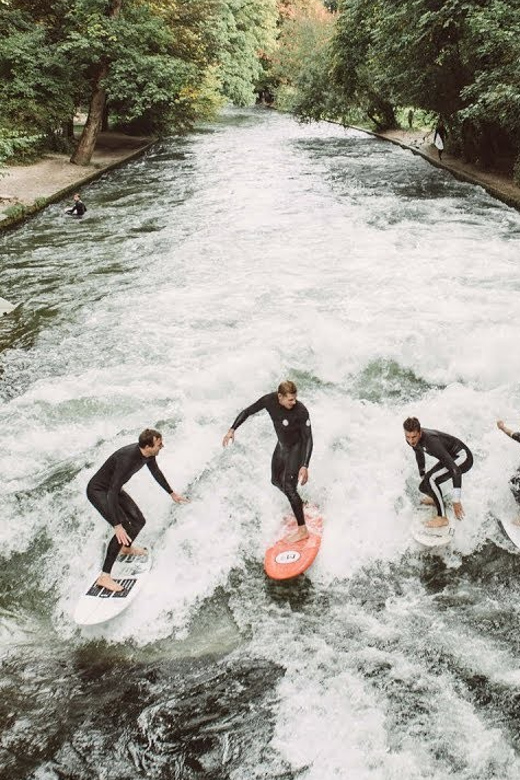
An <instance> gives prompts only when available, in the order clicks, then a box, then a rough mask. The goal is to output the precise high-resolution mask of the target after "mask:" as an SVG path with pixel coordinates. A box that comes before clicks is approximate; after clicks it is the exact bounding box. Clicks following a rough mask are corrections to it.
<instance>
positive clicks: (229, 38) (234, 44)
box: [216, 0, 278, 106]
mask: <svg viewBox="0 0 520 780" xmlns="http://www.w3.org/2000/svg"><path fill="white" fill-rule="evenodd" d="M277 19H278V10H277V5H276V0H223V2H222V5H221V13H220V14H219V17H218V20H217V28H216V36H217V41H218V65H217V75H218V79H219V82H220V89H221V92H222V94H223V95H224V96H225V97H227V98H228V99H229V100H230V101H231V102H232V103H234V104H235V105H238V106H247V105H250V104H251V103H253V102H254V100H255V91H256V85H257V82H258V81H259V80H260V79H261V77H262V74H263V65H262V61H263V60H265V59H266V58H268V57H269V56H270V55H271V53H272V51H273V49H274V45H275V39H276V23H277Z"/></svg>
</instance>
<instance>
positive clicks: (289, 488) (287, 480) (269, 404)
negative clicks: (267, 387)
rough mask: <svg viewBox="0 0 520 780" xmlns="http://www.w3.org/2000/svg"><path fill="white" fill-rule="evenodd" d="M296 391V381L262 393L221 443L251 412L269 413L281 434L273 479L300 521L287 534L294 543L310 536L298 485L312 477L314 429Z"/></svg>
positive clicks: (272, 471)
mask: <svg viewBox="0 0 520 780" xmlns="http://www.w3.org/2000/svg"><path fill="white" fill-rule="evenodd" d="M297 393H298V391H297V389H296V385H295V384H294V382H291V381H285V382H282V383H281V384H280V385H279V386H278V391H277V392H276V393H269V394H268V395H264V396H262V398H259V399H258V401H255V403H254V404H251V406H248V407H247V409H244V410H243V411H242V412H240V414H239V415H238V417H237V418H236V420H235V422H234V423H233V425H232V426H231V428H230V429H229V431H228V432H227V433H226V435H225V436H224V439H223V442H222V444H223V446H224V447H226V446H227V445H228V444H229V442H230V441H234V439H235V431H236V429H237V428H238V427H239V426H240V425H242V423H243V422H245V421H246V420H247V418H248V417H250V416H251V415H252V414H256V413H257V412H260V411H261V410H262V409H265V410H266V411H267V412H268V414H269V416H270V417H271V420H272V421H273V425H274V429H275V431H276V435H277V437H278V443H277V445H276V447H275V450H274V452H273V458H272V461H271V482H272V483H273V485H274V486H275V487H277V488H278V489H279V490H281V491H282V493H283V494H284V495H286V496H287V498H288V499H289V503H290V505H291V508H292V510H293V512H294V516H295V517H296V522H297V523H298V530H297V531H295V532H294V534H292V535H291V536H290V537H288V541H291V542H297V541H299V540H300V539H305V538H306V537H307V536H308V535H309V532H308V530H307V526H306V525H305V516H304V514H303V502H302V500H301V498H300V496H299V494H298V490H297V487H298V482H299V483H300V484H301V485H305V483H306V482H307V480H308V479H309V461H310V459H311V454H312V431H311V421H310V419H309V412H308V411H307V409H306V408H305V406H304V405H303V404H302V403H300V401H298V400H297V399H296V396H297Z"/></svg>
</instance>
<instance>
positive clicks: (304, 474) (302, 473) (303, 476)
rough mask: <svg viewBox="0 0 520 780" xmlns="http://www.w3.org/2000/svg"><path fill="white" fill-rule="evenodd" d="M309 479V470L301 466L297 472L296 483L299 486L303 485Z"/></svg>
mask: <svg viewBox="0 0 520 780" xmlns="http://www.w3.org/2000/svg"><path fill="white" fill-rule="evenodd" d="M308 479H309V469H308V468H307V467H306V466H302V467H301V469H300V470H299V472H298V482H299V483H300V485H305V483H306V482H307V481H308Z"/></svg>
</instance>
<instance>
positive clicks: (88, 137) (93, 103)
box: [70, 63, 108, 165]
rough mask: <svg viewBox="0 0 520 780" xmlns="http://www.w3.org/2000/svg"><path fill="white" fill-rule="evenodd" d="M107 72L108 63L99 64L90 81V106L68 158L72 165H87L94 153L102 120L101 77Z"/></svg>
mask: <svg viewBox="0 0 520 780" xmlns="http://www.w3.org/2000/svg"><path fill="white" fill-rule="evenodd" d="M107 74H108V64H107V63H103V65H100V66H99V68H98V70H97V73H96V74H95V76H94V78H93V82H92V97H91V98H90V108H89V111H88V117H87V121H86V122H85V127H84V128H83V132H82V133H81V138H80V139H79V143H78V145H77V147H76V151H75V152H74V154H73V155H72V157H71V158H70V161H71V163H74V165H88V164H89V163H90V161H91V159H92V155H93V154H94V149H95V146H96V141H97V137H98V135H99V131H100V130H101V124H102V122H103V111H104V108H105V100H106V98H105V90H104V89H103V87H102V86H101V81H102V79H104V78H105V76H106V75H107Z"/></svg>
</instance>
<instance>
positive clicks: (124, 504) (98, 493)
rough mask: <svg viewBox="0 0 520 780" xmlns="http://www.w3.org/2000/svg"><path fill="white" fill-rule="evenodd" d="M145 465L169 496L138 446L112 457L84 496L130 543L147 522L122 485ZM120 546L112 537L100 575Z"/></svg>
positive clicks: (166, 486)
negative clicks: (123, 531) (123, 533)
mask: <svg viewBox="0 0 520 780" xmlns="http://www.w3.org/2000/svg"><path fill="white" fill-rule="evenodd" d="M145 465H146V466H148V468H149V469H150V471H151V473H152V476H153V477H154V479H155V480H156V481H157V482H158V483H159V485H160V486H161V487H162V488H164V490H166V492H167V493H172V492H173V491H172V489H171V487H170V486H169V484H168V482H167V481H166V479H165V477H164V474H163V473H162V471H161V469H160V468H159V466H158V465H157V461H156V459H155V457H153V456H152V457H150V458H145V457H144V455H142V454H141V450H140V448H139V445H138V444H128V445H127V446H126V447H121V449H120V450H117V451H116V452H114V453H113V455H111V456H110V457H109V458H108V460H106V461H105V463H103V465H102V466H101V468H100V469H99V471H98V472H96V474H94V476H93V477H92V479H91V480H90V482H89V483H88V485H87V497H88V500H89V501H90V503H91V504H93V506H95V508H96V509H97V511H98V512H99V513H100V515H102V516H103V517H104V518H105V520H106V521H107V522H109V523H110V525H112V526H115V525H119V524H121V525H122V526H123V528H124V529H125V531H126V532H127V534H128V536H129V537H130V539H131V540H132V541H134V539H135V538H136V536H137V534H138V533H139V531H140V530H141V529H142V528H143V526H144V524H145V523H146V520H145V519H144V517H143V514H142V512H141V510H140V509H139V507H138V506H137V504H136V503H135V501H133V500H132V499H131V498H130V496H129V495H128V493H126V492H125V491H124V490H123V485H124V484H125V483H126V482H128V480H129V479H130V477H132V476H133V475H134V474H136V473H137V472H138V471H139V470H140V469H142V468H143V466H145ZM121 547H122V545H121V544H120V543H119V542H118V541H117V537H116V536H115V535H114V536H113V537H112V539H111V540H110V543H109V545H108V548H107V554H106V558H105V562H104V564H103V572H104V573H105V574H110V572H111V570H112V566H113V565H114V562H115V560H116V558H117V555H118V553H119V550H120V549H121Z"/></svg>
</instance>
